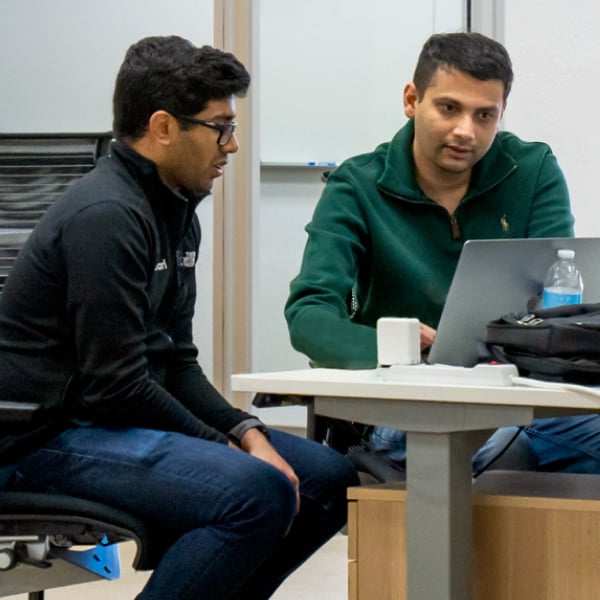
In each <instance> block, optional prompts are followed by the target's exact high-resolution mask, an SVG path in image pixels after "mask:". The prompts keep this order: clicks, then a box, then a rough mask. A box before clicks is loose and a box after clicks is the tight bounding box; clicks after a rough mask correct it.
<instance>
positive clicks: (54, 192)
mask: <svg viewBox="0 0 600 600" xmlns="http://www.w3.org/2000/svg"><path fill="white" fill-rule="evenodd" d="M110 137H111V136H110V133H103V134H90V135H87V134H67V135H51V134H44V135H32V134H26V135H18V134H14V135H13V134H1V135H0V293H1V289H2V286H3V284H4V281H5V279H6V277H7V275H8V272H9V271H10V267H11V266H12V263H13V262H14V260H15V259H16V257H17V254H18V253H19V250H20V248H21V246H22V245H23V243H24V242H25V240H26V239H27V237H28V235H29V233H30V231H31V230H32V229H33V227H35V225H36V223H37V221H38V220H39V219H40V218H41V216H42V215H43V213H44V212H45V211H46V210H47V208H48V206H50V204H52V202H54V200H55V199H57V198H58V197H60V196H61V195H62V192H63V191H64V190H65V188H66V187H68V186H69V185H70V184H71V183H72V182H73V181H74V180H76V179H77V178H79V177H80V176H81V175H83V174H84V173H86V172H87V171H89V170H90V169H92V168H93V167H94V165H95V164H96V161H97V159H98V157H99V156H101V155H102V154H104V153H106V150H107V148H108V143H109V141H110ZM39 409H40V407H39V406H38V405H36V404H22V403H16V402H10V399H6V398H2V399H0V426H6V427H7V428H8V429H10V427H11V426H12V427H14V426H15V425H16V424H24V423H26V422H28V421H31V420H32V419H33V418H34V416H35V414H36V412H37V411H38V410H39ZM124 541H133V542H135V544H136V548H137V553H136V556H135V558H134V561H133V566H134V568H136V569H138V570H148V569H153V568H154V567H155V566H156V564H157V562H158V559H159V558H160V556H162V554H163V552H164V550H165V549H166V547H167V546H168V543H169V542H168V535H166V532H161V531H160V530H158V529H157V528H150V527H148V526H147V524H146V523H144V522H143V521H141V520H140V519H139V518H137V517H135V516H133V515H130V514H128V513H126V512H124V511H122V510H118V509H116V508H114V507H111V506H107V505H104V504H101V503H98V502H92V501H89V500H84V499H82V498H76V497H72V496H66V495H60V494H47V493H33V492H0V596H7V595H12V594H20V593H27V594H28V595H29V600H43V598H44V590H46V589H49V588H55V587H62V586H67V585H73V584H78V583H84V582H88V581H94V580H98V579H116V578H118V577H119V576H120V561H119V551H118V544H119V543H121V542H124Z"/></svg>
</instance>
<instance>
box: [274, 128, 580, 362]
mask: <svg viewBox="0 0 600 600" xmlns="http://www.w3.org/2000/svg"><path fill="white" fill-rule="evenodd" d="M413 135H414V124H413V121H412V120H411V121H409V122H408V123H407V124H406V125H405V126H404V127H403V128H402V129H401V130H400V131H399V132H398V133H397V134H396V135H395V136H394V138H393V139H392V141H391V142H387V143H384V144H381V145H380V146H378V147H377V148H376V149H375V150H374V151H373V152H371V153H368V154H362V155H359V156H356V157H353V158H350V159H348V160H347V161H345V162H344V163H343V164H342V165H341V166H340V167H338V168H337V169H336V170H335V171H333V172H332V173H331V175H330V176H329V178H328V182H327V185H326V187H325V189H324V191H323V194H322V196H321V198H320V200H319V202H318V203H317V206H316V209H315V212H314V215H313V218H312V221H311V222H310V223H309V224H308V225H307V227H306V231H307V233H308V240H307V244H306V248H305V251H304V257H303V261H302V266H301V269H300V273H299V274H298V276H297V277H296V278H295V279H294V280H293V281H292V283H291V286H290V296H289V298H288V301H287V304H286V307H285V316H286V319H287V322H288V327H289V331H290V337H291V341H292V345H293V346H294V348H295V349H296V350H298V351H300V352H303V353H304V354H306V355H307V356H308V357H309V358H310V359H311V361H312V362H313V363H314V364H316V365H318V366H324V367H334V368H369V367H374V366H375V365H376V363H377V342H376V330H375V326H376V323H377V319H378V318H379V317H384V316H385V317H415V318H418V319H419V320H420V321H421V322H422V323H425V324H427V325H430V326H431V327H433V328H437V325H438V321H439V318H440V315H441V311H442V307H443V305H444V302H445V299H446V295H447V293H448V288H449V286H450V282H451V280H452V277H453V275H454V271H455V269H456V264H457V262H458V258H459V255H460V252H461V249H462V246H463V244H464V242H465V241H466V240H469V239H501V238H526V237H570V236H572V235H573V216H572V214H571V209H570V201H569V193H568V189H567V185H566V182H565V179H564V176H563V174H562V171H561V169H560V167H559V166H558V163H557V161H556V158H555V156H554V155H553V153H552V151H551V149H550V148H549V147H548V146H547V145H546V144H543V143H539V142H524V141H522V140H520V139H519V138H518V137H517V136H515V135H513V134H512V133H509V132H504V131H503V132H499V133H498V134H497V136H496V138H495V140H494V142H493V144H492V146H491V148H490V149H489V151H488V152H487V154H486V155H485V156H484V157H483V158H482V159H481V160H480V161H479V163H477V164H476V165H475V166H474V168H473V172H472V176H471V182H470V184H469V188H468V190H467V193H466V194H465V196H464V198H463V199H462V201H461V202H460V204H459V206H458V208H457V209H456V211H455V213H454V215H450V214H449V213H448V211H447V210H446V209H445V208H443V207H442V206H440V205H439V204H437V203H436V202H434V201H433V200H431V199H429V198H428V197H427V196H425V194H424V193H423V192H422V191H421V189H420V188H419V186H418V185H417V182H416V174H415V167H414V162H413V156H412V142H413ZM493 268H494V265H490V269H493ZM483 294H484V290H482V297H483ZM479 301H481V298H473V302H479Z"/></svg>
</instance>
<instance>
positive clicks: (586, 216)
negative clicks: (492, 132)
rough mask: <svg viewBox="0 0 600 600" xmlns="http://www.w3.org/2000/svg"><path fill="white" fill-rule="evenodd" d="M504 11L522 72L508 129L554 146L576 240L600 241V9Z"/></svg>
mask: <svg viewBox="0 0 600 600" xmlns="http://www.w3.org/2000/svg"><path fill="white" fill-rule="evenodd" d="M503 4H504V8H503V11H502V14H501V19H502V20H503V21H504V22H503V27H502V29H503V31H502V30H501V31H500V32H499V33H500V37H501V39H502V41H503V42H504V43H505V44H506V47H507V49H508V51H509V52H510V54H511V57H512V60H513V66H514V71H515V85H514V89H513V91H512V92H511V96H510V98H509V103H508V108H507V112H506V117H505V119H504V125H505V127H506V129H509V130H511V131H514V132H515V133H516V134H517V135H519V136H520V137H522V138H525V139H529V140H543V141H546V142H548V143H549V144H550V145H551V146H552V149H553V150H554V153H555V154H556V156H557V158H558V160H559V163H560V164H561V166H562V168H563V171H564V173H565V176H566V178H567V182H568V184H569V188H570V192H571V200H572V205H573V212H574V214H575V218H576V224H575V228H576V235H577V236H580V237H594V236H600V193H599V191H598V185H597V182H596V174H597V173H598V171H599V166H598V165H599V163H600V146H599V140H600V119H599V118H598V98H599V96H600V82H599V79H598V75H599V74H600V35H599V34H598V24H599V23H600V3H599V2H598V0H569V1H567V0H504V3H503Z"/></svg>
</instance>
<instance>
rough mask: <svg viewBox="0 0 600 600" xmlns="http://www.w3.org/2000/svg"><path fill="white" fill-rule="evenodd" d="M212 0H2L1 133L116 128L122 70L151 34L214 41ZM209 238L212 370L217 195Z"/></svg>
mask: <svg viewBox="0 0 600 600" xmlns="http://www.w3.org/2000/svg"><path fill="white" fill-rule="evenodd" d="M213 14H214V10H213V1H212V0H101V1H100V0H1V1H0V54H1V55H2V60H1V61H0V81H1V82H2V87H1V90H2V96H1V98H0V131H2V132H20V133H24V132H33V133H42V132H99V131H109V130H110V129H111V127H112V104H111V101H112V92H113V85H114V80H115V76H116V74H117V71H118V68H119V66H120V64H121V62H122V60H123V57H124V55H125V51H126V50H127V48H128V47H129V46H130V45H131V44H132V43H134V42H136V41H137V40H139V39H140V38H142V37H145V36H147V35H171V34H176V35H181V36H182V37H185V38H187V39H189V40H191V41H192V42H194V43H195V44H198V45H200V44H204V43H208V44H211V43H212V42H213V39H214V36H213V28H214V18H213ZM198 213H199V216H200V221H201V223H202V230H203V242H202V247H201V253H200V257H199V268H198V280H199V281H198V286H199V298H198V308H197V317H196V320H195V323H194V326H195V327H194V328H195V337H196V341H197V343H198V345H199V350H200V362H201V364H202V365H203V367H204V368H205V370H206V372H207V374H208V375H209V376H210V375H211V373H212V369H213V367H212V365H213V361H212V331H213V329H212V262H213V260H212V237H213V236H212V221H213V219H212V200H211V199H210V198H207V199H206V200H205V201H204V202H203V203H202V204H201V205H200V207H199V209H198Z"/></svg>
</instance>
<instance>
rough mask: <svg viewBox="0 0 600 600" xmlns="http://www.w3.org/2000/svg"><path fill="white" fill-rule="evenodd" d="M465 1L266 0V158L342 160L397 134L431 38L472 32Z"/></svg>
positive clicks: (262, 63)
mask: <svg viewBox="0 0 600 600" xmlns="http://www.w3.org/2000/svg"><path fill="white" fill-rule="evenodd" d="M464 4H465V3H464V1H462V0H420V2H414V1H413V0H395V1H392V0H369V1H365V0H302V2H298V1H296V0H260V10H259V32H260V33H259V40H260V41H259V48H258V52H259V71H258V75H259V81H260V83H259V105H260V110H259V122H260V160H261V162H262V163H276V164H277V163H291V164H295V163H297V164H304V163H306V164H307V163H309V162H313V161H314V162H336V163H337V162H340V161H341V160H343V159H344V158H347V157H348V156H351V155H354V154H357V153H361V152H366V151H369V150H371V149H372V148H373V147H375V146H376V145H377V144H378V143H380V142H382V141H385V140H388V139H389V138H390V137H391V136H392V135H393V133H395V131H396V130H397V129H399V127H400V126H401V125H402V124H403V123H404V121H405V120H406V119H405V117H404V112H403V108H402V92H403V89H404V86H405V84H406V83H407V82H409V81H411V79H412V73H413V70H414V67H415V63H416V60H417V56H418V53H419V51H420V49H421V46H422V45H423V42H424V41H425V40H426V39H427V38H428V37H429V36H430V35H431V34H432V33H433V32H446V31H460V30H464V8H463V5H464Z"/></svg>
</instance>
